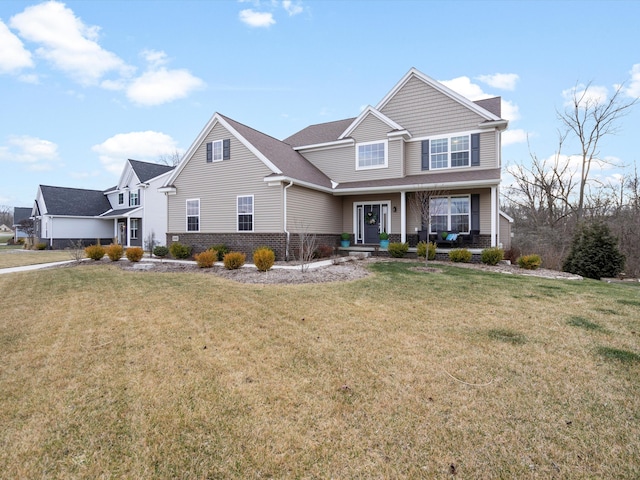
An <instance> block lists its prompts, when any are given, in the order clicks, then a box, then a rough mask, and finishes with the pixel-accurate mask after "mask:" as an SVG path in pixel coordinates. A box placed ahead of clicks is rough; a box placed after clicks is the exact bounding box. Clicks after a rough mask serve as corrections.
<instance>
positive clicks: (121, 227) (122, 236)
mask: <svg viewBox="0 0 640 480" xmlns="http://www.w3.org/2000/svg"><path fill="white" fill-rule="evenodd" d="M118 243H119V244H120V245H126V244H127V222H126V221H124V222H118Z"/></svg>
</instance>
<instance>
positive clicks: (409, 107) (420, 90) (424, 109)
mask: <svg viewBox="0 0 640 480" xmlns="http://www.w3.org/2000/svg"><path fill="white" fill-rule="evenodd" d="M382 113H384V114H385V115H386V116H387V117H389V118H390V119H392V120H394V121H395V122H397V123H399V124H400V125H402V126H403V127H404V128H406V129H407V130H409V131H410V132H411V135H413V137H414V138H415V137H428V136H431V135H442V134H446V133H449V132H460V131H465V130H474V129H476V128H478V124H479V123H480V122H483V121H484V120H485V119H484V118H482V117H481V116H480V115H478V114H477V113H475V112H473V111H471V110H469V109H468V108H467V107H465V106H464V105H461V104H460V103H458V102H457V101H455V100H453V99H451V98H450V97H448V96H446V95H444V94H443V93H441V92H439V91H438V90H436V89H434V88H433V87H431V86H429V85H427V84H425V83H424V82H422V81H421V80H419V79H417V78H415V77H412V78H411V79H410V80H409V81H408V82H407V83H406V84H405V85H404V86H403V87H402V88H401V89H400V90H399V91H398V92H397V93H396V94H395V95H394V97H393V98H392V99H391V100H389V102H388V103H387V104H386V105H385V106H384V108H383V109H382Z"/></svg>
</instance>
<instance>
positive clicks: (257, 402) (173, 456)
mask: <svg viewBox="0 0 640 480" xmlns="http://www.w3.org/2000/svg"><path fill="white" fill-rule="evenodd" d="M415 265H417V264H412V263H411V262H386V263H378V264H374V265H372V266H371V270H372V272H373V275H371V276H369V277H367V278H365V279H362V280H358V281H353V282H346V283H330V284H308V285H249V284H239V283H235V282H231V281H227V280H224V279H221V278H219V277H216V276H215V275H214V274H211V272H210V271H207V272H202V271H198V273H153V272H127V271H123V270H121V269H119V268H118V267H117V266H113V265H110V264H109V263H104V264H89V263H86V262H83V264H81V265H78V266H75V267H72V268H62V269H55V270H43V271H37V272H29V273H19V274H10V275H3V276H0V289H1V291H2V292H3V295H4V296H5V298H9V299H12V301H11V302H6V304H5V307H4V309H3V316H2V317H0V366H1V367H0V425H2V428H1V429H0V465H2V466H3V468H2V469H1V470H0V478H3V479H4V478H6V479H13V478H52V479H57V478H60V479H62V478H160V479H164V478H182V479H192V478H193V479H201V478H239V479H240V478H243V479H244V478H451V475H450V469H451V465H454V466H455V470H456V472H457V477H459V478H483V479H484V478H486V479H492V478H639V477H640V464H639V463H638V458H639V453H640V382H638V378H639V376H640V362H639V361H638V360H637V359H638V352H640V339H639V336H638V334H637V333H635V332H639V331H640V315H638V307H637V306H636V305H635V304H634V303H633V302H634V299H636V298H638V289H637V288H636V287H629V286H627V285H624V284H606V283H604V282H596V281H590V280H584V281H579V282H578V281H559V280H544V279H539V278H535V277H516V276H506V275H498V274H489V273H484V272H480V271H474V270H468V269H463V268H456V267H450V266H447V265H439V266H438V268H441V270H442V273H425V272H419V271H414V270H411V267H412V266H415ZM552 289H558V290H556V291H561V292H562V296H561V297H558V298H549V297H546V296H544V295H540V293H541V292H545V291H549V292H550V291H552ZM511 292H519V295H520V298H519V299H517V300H514V298H513V297H512V293H511ZM21 299H22V300H21ZM598 309H599V310H598ZM611 312H616V314H615V315H612V314H611ZM573 317H579V318H582V319H585V320H587V319H588V320H587V321H588V322H591V323H594V324H597V325H600V326H601V327H602V328H604V329H606V331H607V332H608V335H607V336H606V337H605V336H602V335H595V334H594V332H593V331H591V330H590V329H588V328H584V327H582V328H576V326H575V325H570V324H568V323H567V321H566V319H571V318H573Z"/></svg>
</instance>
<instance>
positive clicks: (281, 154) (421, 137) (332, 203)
mask: <svg viewBox="0 0 640 480" xmlns="http://www.w3.org/2000/svg"><path fill="white" fill-rule="evenodd" d="M506 127H507V121H506V120H504V119H502V118H501V117H500V98H491V99H486V100H480V101H477V102H472V101H470V100H468V99H466V98H464V97H462V96H461V95H459V94H458V93H456V92H454V91H452V90H450V89H449V88H447V87H445V86H444V85H442V84H441V83H439V82H437V81H435V80H433V79H431V78H430V77H428V76H426V75H424V74H423V73H421V72H419V71H418V70H416V69H411V70H410V71H409V72H407V74H406V75H404V77H402V79H400V81H399V82H398V83H397V84H396V85H395V86H394V87H393V88H392V89H391V90H390V91H389V93H388V94H387V95H385V96H384V98H383V99H382V100H381V101H380V102H379V103H378V104H377V105H376V106H375V107H373V106H369V107H367V108H365V109H364V110H363V111H362V112H361V113H360V114H359V115H358V116H357V117H353V118H347V119H344V120H338V121H333V122H328V123H322V124H318V125H311V126H309V127H306V128H304V129H303V130H301V131H299V132H297V133H295V134H293V135H291V136H290V137H288V138H285V139H284V140H282V141H280V140H277V139H275V138H273V137H270V136H269V135H266V134H264V133H261V132H259V131H257V130H255V129H252V128H250V127H248V126H246V125H243V124H241V123H239V122H237V121H235V120H232V119H231V118H229V117H226V116H224V115H222V114H220V113H215V114H214V115H213V117H212V118H211V119H210V120H209V122H208V123H207V124H206V125H205V127H204V128H203V130H202V131H201V132H200V134H199V135H198V137H197V138H196V139H195V141H194V142H193V144H192V145H191V147H190V148H189V150H188V151H187V153H186V154H185V156H184V158H183V161H182V162H181V164H180V165H179V166H178V167H177V168H176V169H175V170H174V171H173V172H172V173H171V174H170V176H169V177H168V179H167V182H166V184H165V185H164V186H163V187H162V188H161V189H160V190H161V191H162V192H164V193H166V194H167V195H168V230H167V243H171V242H176V241H179V242H181V243H186V244H189V245H192V246H193V247H194V248H195V249H196V250H202V249H206V248H208V247H209V246H211V245H214V244H220V243H224V244H226V245H227V246H229V247H230V248H232V249H238V250H241V251H245V252H246V253H248V254H250V253H251V251H252V250H253V249H254V248H255V247H257V246H261V245H267V246H270V247H271V248H273V249H274V251H275V252H276V255H277V257H278V258H283V259H284V258H289V257H290V256H291V255H292V251H293V249H295V248H296V243H297V242H299V241H300V238H301V237H300V234H301V233H302V234H303V235H314V236H315V237H316V240H317V242H318V243H320V244H327V245H337V243H338V240H339V235H340V233H341V232H349V233H350V234H351V238H352V241H353V242H354V243H355V244H356V245H377V244H378V243H379V240H378V239H379V233H380V232H382V231H384V232H387V233H389V234H390V238H391V240H392V241H401V242H405V241H406V242H410V243H411V244H415V243H417V241H418V239H419V236H420V232H424V234H425V235H430V238H433V237H434V236H435V235H436V234H437V233H438V232H440V231H441V230H442V231H448V232H456V233H457V234H458V235H459V236H460V237H461V238H466V239H467V240H468V241H467V242H466V244H467V245H468V246H470V247H477V248H484V247H489V246H498V245H502V246H504V247H505V248H508V246H509V242H510V238H509V236H510V235H509V234H508V232H509V229H508V222H509V219H508V218H507V217H505V216H503V215H501V213H500V211H499V207H498V194H499V186H500V179H501V132H502V131H503V130H504V129H505V128H506ZM421 192H429V195H430V196H428V197H427V198H428V203H427V205H428V210H429V211H430V214H429V216H428V217H427V220H428V221H426V222H425V219H424V215H422V213H424V212H421V211H420V209H419V208H418V207H416V206H415V205H417V202H415V199H416V198H419V197H420V196H421V195H422V194H421ZM427 224H428V225H427Z"/></svg>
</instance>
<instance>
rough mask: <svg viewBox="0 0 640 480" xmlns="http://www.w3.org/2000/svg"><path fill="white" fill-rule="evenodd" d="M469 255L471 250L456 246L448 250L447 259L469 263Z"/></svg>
mask: <svg viewBox="0 0 640 480" xmlns="http://www.w3.org/2000/svg"><path fill="white" fill-rule="evenodd" d="M471 257H472V255H471V252H470V251H469V250H467V249H466V248H456V249H454V250H451V251H450V252H449V260H451V261H452V262H456V263H469V262H470V261H471Z"/></svg>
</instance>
